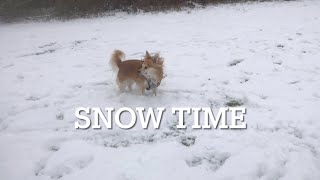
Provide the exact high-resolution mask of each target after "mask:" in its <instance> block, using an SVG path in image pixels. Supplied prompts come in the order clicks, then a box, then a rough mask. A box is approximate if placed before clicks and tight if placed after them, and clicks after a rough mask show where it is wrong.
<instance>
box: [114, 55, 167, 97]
mask: <svg viewBox="0 0 320 180" xmlns="http://www.w3.org/2000/svg"><path fill="white" fill-rule="evenodd" d="M124 59H125V54H124V53H123V52H122V51H120V50H115V51H114V52H113V54H112V55H111V59H110V64H111V66H112V68H113V70H114V71H115V72H118V74H117V84H118V87H119V90H120V92H124V91H125V89H126V87H128V89H129V90H130V91H131V90H132V85H133V84H134V83H136V85H137V86H138V87H139V89H140V92H141V94H144V91H145V89H147V90H150V89H152V90H153V93H154V94H155V95H156V88H157V87H158V86H159V85H160V83H161V80H162V79H163V58H161V57H160V56H159V54H155V55H154V56H151V55H150V54H149V53H148V51H147V52H146V55H145V57H144V59H143V60H138V59H132V60H126V61H124Z"/></svg>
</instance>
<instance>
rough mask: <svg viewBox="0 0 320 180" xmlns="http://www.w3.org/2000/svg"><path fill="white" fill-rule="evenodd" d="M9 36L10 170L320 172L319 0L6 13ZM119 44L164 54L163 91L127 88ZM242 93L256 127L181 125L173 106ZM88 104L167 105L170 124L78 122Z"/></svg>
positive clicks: (130, 52)
mask: <svg viewBox="0 0 320 180" xmlns="http://www.w3.org/2000/svg"><path fill="white" fill-rule="evenodd" d="M0 39H1V41H0V69H1V70H0V85H1V88H0V179H1V180H22V179H24V180H50V179H59V180H88V179H93V180H100V179H101V180H102V179H103V180H106V179H107V180H151V179H152V180H164V179H168V180H169V179H174V180H177V179H181V180H186V179H192V180H194V179H201V180H202V179H211V180H212V179H222V180H251V179H252V180H255V179H264V180H277V179H279V180H280V179H281V180H285V179H286V180H319V179H320V118H319V117H320V115H319V113H320V109H319V107H320V1H317V0H302V1H290V2H263V3H248V4H237V5H219V6H215V7H207V8H204V9H201V8H199V9H195V10H191V11H190V10H186V11H182V12H169V13H157V14H149V13H147V14H139V15H126V14H121V13H119V14H116V15H115V16H110V17H101V18H94V19H78V20H72V21H68V22H59V21H54V22H38V23H36V22H29V23H15V24H0ZM114 49H121V50H123V51H124V52H125V53H126V57H127V58H128V59H130V58H142V56H143V55H144V52H145V50H149V51H150V52H160V53H161V55H162V56H163V57H164V58H165V65H166V69H165V70H166V72H165V73H166V78H165V79H164V80H163V82H162V84H161V85H160V87H159V89H158V96H153V95H152V92H150V91H148V92H147V94H146V95H144V96H141V95H139V93H138V90H134V91H133V92H125V93H122V94H119V93H118V89H117V86H116V83H115V78H116V74H115V73H113V72H112V70H111V67H110V66H109V64H108V61H109V57H110V55H111V53H112V51H113V50H114ZM232 101H237V102H239V103H240V104H242V106H243V107H246V108H247V114H246V115H245V122H247V129H244V130H221V129H210V130H195V129H192V128H191V125H192V124H193V116H192V115H190V116H187V117H186V119H185V121H186V123H187V125H188V128H187V129H186V130H181V129H176V124H177V116H175V115H172V114H171V108H172V107H211V108H213V109H214V110H215V112H216V111H217V110H218V109H219V108H220V107H225V106H226V104H227V103H228V102H232ZM81 106H83V107H100V108H105V107H114V108H115V109H118V108H120V107H130V108H133V109H135V108H136V107H145V108H148V107H154V108H155V107H166V108H167V111H166V112H165V114H164V117H163V119H162V123H161V127H160V128H159V129H154V128H152V126H150V128H149V129H147V130H144V129H142V128H141V125H140V123H139V122H137V125H136V126H135V127H134V128H132V129H130V130H123V129H120V128H118V127H117V126H115V124H114V126H113V129H106V128H102V129H100V130H94V129H92V128H89V129H87V130H77V129H75V128H74V123H75V122H76V121H79V120H77V119H76V117H75V116H74V112H75V109H76V108H78V107H81ZM123 117H124V118H125V117H126V116H123ZM124 118H123V121H125V120H126V119H124ZM201 118H203V117H201ZM151 125H152V124H151Z"/></svg>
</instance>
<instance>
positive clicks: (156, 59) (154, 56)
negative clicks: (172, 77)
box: [152, 53, 159, 63]
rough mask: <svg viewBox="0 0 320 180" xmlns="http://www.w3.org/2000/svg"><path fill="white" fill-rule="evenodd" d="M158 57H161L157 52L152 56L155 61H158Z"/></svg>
mask: <svg viewBox="0 0 320 180" xmlns="http://www.w3.org/2000/svg"><path fill="white" fill-rule="evenodd" d="M158 58H159V53H156V54H155V55H153V56H152V60H153V63H157V61H158Z"/></svg>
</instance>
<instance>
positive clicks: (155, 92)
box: [152, 88, 157, 96]
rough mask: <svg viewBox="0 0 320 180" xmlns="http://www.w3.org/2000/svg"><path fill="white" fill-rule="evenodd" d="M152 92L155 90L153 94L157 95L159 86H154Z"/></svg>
mask: <svg viewBox="0 0 320 180" xmlns="http://www.w3.org/2000/svg"><path fill="white" fill-rule="evenodd" d="M152 92H153V94H154V95H155V96H157V88H153V89H152Z"/></svg>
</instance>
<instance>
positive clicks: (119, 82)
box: [117, 78, 126, 93]
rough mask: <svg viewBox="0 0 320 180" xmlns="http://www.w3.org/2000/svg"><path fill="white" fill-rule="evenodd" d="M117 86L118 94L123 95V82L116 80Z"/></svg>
mask: <svg viewBox="0 0 320 180" xmlns="http://www.w3.org/2000/svg"><path fill="white" fill-rule="evenodd" d="M117 84H118V87H119V91H120V93H123V92H124V90H125V89H126V86H125V83H124V82H123V81H120V80H119V78H117Z"/></svg>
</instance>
